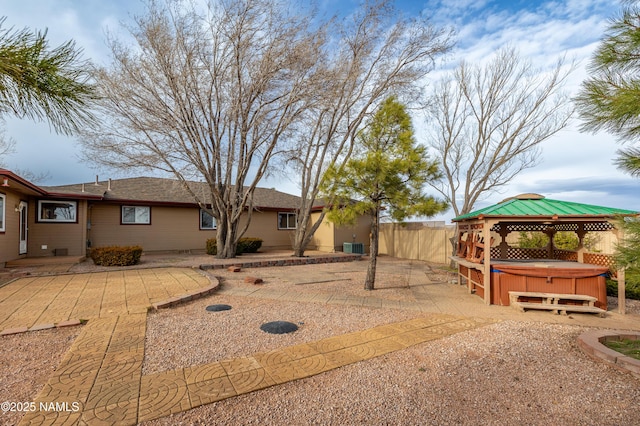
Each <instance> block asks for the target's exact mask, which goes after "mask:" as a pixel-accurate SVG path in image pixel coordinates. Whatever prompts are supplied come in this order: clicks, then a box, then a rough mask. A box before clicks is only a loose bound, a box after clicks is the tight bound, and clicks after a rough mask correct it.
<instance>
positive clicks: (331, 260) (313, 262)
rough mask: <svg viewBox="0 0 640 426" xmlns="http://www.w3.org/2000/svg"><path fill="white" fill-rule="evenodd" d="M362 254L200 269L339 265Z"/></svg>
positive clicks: (241, 263)
mask: <svg viewBox="0 0 640 426" xmlns="http://www.w3.org/2000/svg"><path fill="white" fill-rule="evenodd" d="M361 258H362V255H361V254H351V255H349V254H346V255H343V256H314V257H292V258H290V259H276V260H256V261H253V262H236V263H233V264H232V265H230V264H229V263H221V264H208V265H200V269H202V270H203V271H206V270H210V269H225V268H229V267H230V266H236V267H240V268H268V267H271V266H297V265H316V264H319V263H339V262H353V261H354V260H360V259H361Z"/></svg>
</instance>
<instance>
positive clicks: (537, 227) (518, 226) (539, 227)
mask: <svg viewBox="0 0 640 426" xmlns="http://www.w3.org/2000/svg"><path fill="white" fill-rule="evenodd" d="M502 226H506V227H507V230H508V231H509V232H520V231H525V232H527V231H529V232H531V231H541V232H542V231H544V230H545V229H547V227H548V226H549V225H545V224H544V223H509V224H506V225H505V224H503V223H502V224H501V223H496V224H495V225H493V226H492V227H491V230H492V231H495V232H500V229H502Z"/></svg>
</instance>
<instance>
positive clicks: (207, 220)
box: [200, 209, 218, 229]
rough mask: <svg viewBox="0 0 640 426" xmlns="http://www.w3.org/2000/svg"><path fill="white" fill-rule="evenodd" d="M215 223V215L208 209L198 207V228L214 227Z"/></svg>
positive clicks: (215, 226)
mask: <svg viewBox="0 0 640 426" xmlns="http://www.w3.org/2000/svg"><path fill="white" fill-rule="evenodd" d="M217 225H218V224H217V223H216V218H215V217H213V216H211V214H210V213H209V212H208V211H206V210H202V209H200V229H216V228H217Z"/></svg>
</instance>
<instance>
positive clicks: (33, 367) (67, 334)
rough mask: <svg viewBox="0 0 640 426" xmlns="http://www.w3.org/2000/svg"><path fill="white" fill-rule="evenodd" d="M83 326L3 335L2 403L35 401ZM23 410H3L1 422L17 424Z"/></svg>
mask: <svg viewBox="0 0 640 426" xmlns="http://www.w3.org/2000/svg"><path fill="white" fill-rule="evenodd" d="M80 330H81V327H65V328H60V329H51V330H42V331H34V332H31V333H22V334H15V335H11V336H3V337H0V389H1V390H2V396H1V397H0V402H4V401H9V402H16V403H18V402H27V403H28V402H32V401H34V400H35V399H36V396H37V395H38V393H39V392H40V390H41V389H42V387H43V386H44V384H45V383H46V382H47V380H49V376H51V374H52V373H53V372H54V371H55V369H56V367H57V366H58V364H60V361H62V357H63V356H64V354H65V352H66V351H67V350H68V349H69V348H70V347H71V344H72V343H73V341H74V339H75V338H76V337H77V336H78V334H80ZM22 415H23V413H20V412H16V411H8V412H5V411H2V412H0V424H2V425H16V424H18V422H19V421H20V419H21V418H22Z"/></svg>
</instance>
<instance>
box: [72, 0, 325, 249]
mask: <svg viewBox="0 0 640 426" xmlns="http://www.w3.org/2000/svg"><path fill="white" fill-rule="evenodd" d="M208 6H209V7H208V12H207V13H204V12H203V11H201V10H200V9H197V7H196V6H194V5H193V4H187V3H185V2H179V1H172V0H166V1H165V2H150V3H149V9H148V12H147V14H146V15H145V16H143V17H141V18H138V19H137V20H136V26H135V27H134V28H131V29H130V32H131V34H132V36H133V37H134V39H135V41H136V44H135V46H131V45H129V44H125V43H123V42H118V41H117V40H110V47H111V52H112V56H113V64H112V66H111V67H110V68H104V69H98V70H97V71H96V81H97V84H98V88H99V90H100V95H101V96H102V103H101V106H100V113H101V115H102V116H103V120H102V125H101V126H100V127H99V128H95V129H90V130H88V131H86V132H85V133H84V135H83V139H82V142H83V144H84V147H85V150H84V153H85V157H86V158H87V159H89V160H91V161H96V162H98V163H100V164H103V165H107V166H110V167H120V168H124V169H130V168H142V169H145V168H146V169H151V170H159V171H163V172H166V173H170V174H173V175H174V176H175V177H176V178H177V179H178V180H179V181H180V182H182V184H183V187H184V188H185V189H186V190H187V191H190V192H191V194H192V196H193V197H194V199H195V200H196V201H197V202H198V203H199V204H200V206H201V207H202V208H203V209H206V210H208V211H209V212H210V213H211V214H212V215H213V217H215V219H216V221H217V245H218V247H217V248H218V250H217V252H218V256H219V257H234V256H235V247H236V244H237V241H238V239H239V238H240V237H241V236H242V234H243V233H244V232H245V231H246V229H247V227H248V225H249V222H250V216H251V212H252V210H253V205H252V199H253V192H254V189H255V188H256V185H257V184H258V182H259V181H260V179H261V178H262V177H263V175H264V174H265V173H266V172H267V167H268V165H269V161H270V159H271V157H272V156H273V154H274V150H275V149H276V147H277V144H278V141H279V139H280V138H281V136H282V135H283V134H284V133H285V132H286V131H287V129H288V128H289V127H290V125H291V123H293V122H294V121H295V120H296V119H297V117H298V116H299V115H300V114H301V112H302V111H303V110H304V108H305V106H306V104H305V102H306V101H307V97H306V93H307V83H306V80H307V78H308V77H309V75H310V74H311V73H312V72H313V70H314V67H315V64H316V62H317V61H316V58H317V56H318V53H319V50H320V46H321V45H322V43H323V40H322V38H321V37H320V35H321V32H318V31H311V30H309V28H310V27H309V20H308V19H305V18H301V17H299V16H293V15H292V14H291V13H289V12H288V10H287V8H286V7H285V5H284V4H283V3H282V2H279V1H278V0H259V1H255V0H219V1H215V0H212V1H210V2H209V4H208ZM192 178H197V179H201V180H204V181H205V182H206V183H207V184H208V185H207V186H208V188H209V194H206V195H204V196H203V195H202V194H198V193H195V192H194V191H193V189H192V188H190V187H189V185H188V184H187V182H188V180H189V179H192ZM245 213H246V214H248V215H249V220H247V221H244V222H243V225H242V226H241V221H240V218H241V216H242V215H243V214H245Z"/></svg>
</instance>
